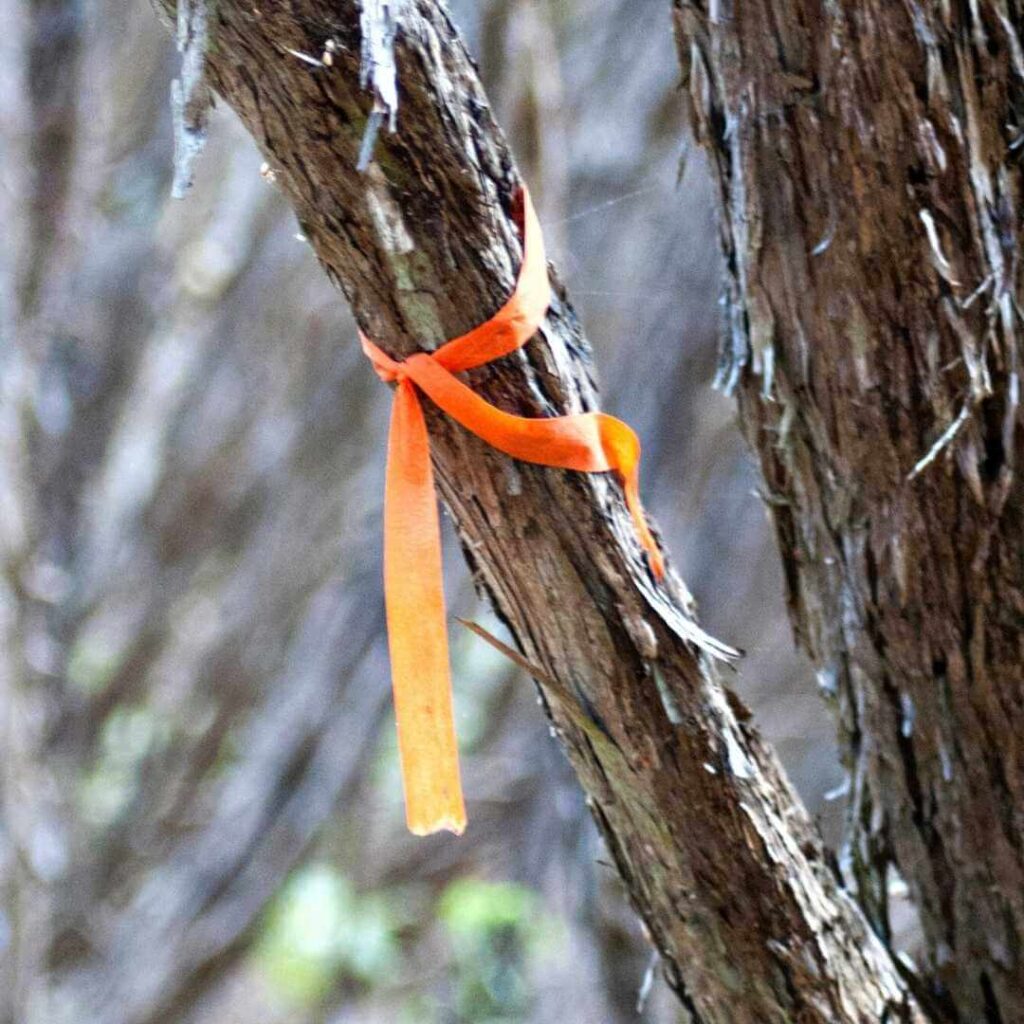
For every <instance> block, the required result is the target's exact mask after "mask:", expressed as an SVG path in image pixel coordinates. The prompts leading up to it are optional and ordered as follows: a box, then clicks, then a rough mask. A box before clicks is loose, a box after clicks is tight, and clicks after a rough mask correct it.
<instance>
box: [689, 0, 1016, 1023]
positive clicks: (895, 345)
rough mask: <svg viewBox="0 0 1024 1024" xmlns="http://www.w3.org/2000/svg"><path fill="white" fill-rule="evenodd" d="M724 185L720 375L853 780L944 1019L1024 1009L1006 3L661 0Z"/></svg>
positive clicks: (1012, 97) (864, 901) (862, 850)
mask: <svg viewBox="0 0 1024 1024" xmlns="http://www.w3.org/2000/svg"><path fill="white" fill-rule="evenodd" d="M676 11H677V20H678V26H679V33H678V38H679V43H680V55H681V58H682V62H683V67H684V73H685V77H686V80H687V85H688V89H689V94H690V96H691V98H692V104H693V113H694V118H693V121H694V126H695V129H696V131H697V133H698V136H699V138H700V141H701V142H702V143H703V144H704V145H705V147H706V148H707V150H708V152H709V154H710V156H711V159H712V164H713V168H714V172H715V174H716V177H717V181H718V186H719V189H720V197H721V232H722V243H723V247H724V250H725V255H726V260H727V263H728V268H729V274H728V283H727V300H728V301H727V311H728V338H727V341H726V344H725V347H724V352H723V361H722V366H721V381H722V383H723V385H724V386H725V387H726V388H728V389H730V390H732V389H735V390H736V392H737V394H738V398H739V407H740V414H741V419H742V424H743V429H744V431H745V433H746V436H747V438H748V440H749V443H750V445H751V446H752V447H753V449H754V450H755V451H756V452H757V454H758V456H759V458H760V462H761V468H762V471H763V474H764V478H765V481H766V484H767V500H768V506H769V509H770V512H771V515H772V518H773V520H774V524H775V529H776V533H777V537H778V542H779V546H780V549H781V554H782V558H783V563H784V566H785V574H786V584H787V594H788V601H789V606H790V611H791V616H792V621H793V626H794V630H795V632H796V636H797V638H798V641H799V643H800V644H801V645H802V646H803V647H804V648H805V649H806V650H807V652H808V653H809V654H810V656H811V657H812V658H813V660H814V662H815V665H816V667H817V670H818V673H819V679H820V683H821V686H822V689H823V690H824V691H825V693H826V695H828V696H829V697H830V698H831V699H833V700H834V701H835V703H836V705H837V709H838V720H839V727H840V732H841V738H842V743H843V746H844V752H845V758H846V763H847V767H848V770H849V775H850V801H849V814H848V825H849V837H848V840H849V841H848V846H847V852H848V857H847V859H846V864H847V866H848V869H849V872H850V874H851V876H852V878H853V879H854V880H855V882H856V885H857V889H858V894H859V899H860V902H861V905H862V906H863V907H864V909H865V911H866V912H867V913H868V915H869V917H870V918H871V920H872V921H873V923H874V926H875V928H876V929H877V931H878V932H879V934H881V935H882V936H883V937H885V936H887V935H888V921H887V884H888V882H889V881H890V878H891V876H892V874H893V871H894V869H895V871H898V872H899V873H901V874H902V875H903V877H904V878H905V879H906V881H907V883H908V884H909V886H910V890H911V893H912V894H913V897H914V898H915V900H916V902H917V904H918V906H919V908H920V913H921V917H922V922H923V928H924V933H925V936H926V940H927V973H928V976H929V978H930V982H931V986H932V989H933V992H934V994H935V995H936V997H937V998H938V999H939V1000H940V1001H941V1002H942V1003H943V1004H944V1006H945V1008H946V1011H947V1012H948V1013H949V1014H950V1016H951V1017H953V1018H954V1019H957V1020H961V1021H964V1022H971V1024H973V1022H975V1021H982V1020H984V1021H987V1022H990V1024H991V1022H999V1021H1002V1022H1010V1021H1020V1020H1024V745H1022V740H1021V737H1022V736H1024V690H1022V679H1024V669H1022V664H1024V642H1022V637H1024V632H1022V625H1024V560H1022V558H1021V551H1022V546H1021V545H1022V539H1024V537H1022V526H1024V485H1022V480H1021V477H1020V475H1019V473H1018V472H1017V470H1016V457H1017V451H1018V449H1019V447H1020V444H1021V431H1022V423H1021V415H1020V408H1019V389H1020V381H1019V367H1018V359H1019V355H1018V346H1019V330H1020V316H1021V313H1020V306H1019V304H1018V297H1019V292H1020V284H1021V278H1020V274H1021V270H1020V263H1019V257H1018V245H1019V241H1020V238H1019V234H1020V224H1021V205H1020V204H1021V184H1022V180H1021V164H1020V146H1021V142H1022V139H1024V135H1022V123H1021V117H1022V116H1024V49H1022V45H1021V39H1020V36H1019V32H1020V29H1021V25H1022V8H1021V5H1020V4H1019V3H1018V2H1017V0H974V2H971V3H969V4H968V3H948V2H939V0H917V2H915V0H904V2H889V3H886V2H881V0H868V2H863V0H838V2H833V3H823V2H820V0H749V2H746V3H735V2H732V0H721V2H717V0H710V2H703V0H696V2H693V0H676Z"/></svg>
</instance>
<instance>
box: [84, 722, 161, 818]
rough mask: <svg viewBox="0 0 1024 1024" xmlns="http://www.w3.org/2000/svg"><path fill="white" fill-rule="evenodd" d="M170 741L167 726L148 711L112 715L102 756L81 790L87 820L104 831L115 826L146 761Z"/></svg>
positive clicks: (105, 730)
mask: <svg viewBox="0 0 1024 1024" xmlns="http://www.w3.org/2000/svg"><path fill="white" fill-rule="evenodd" d="M169 738H170V729H169V726H168V724H167V722H166V721H165V720H163V719H161V718H160V717H159V716H158V715H156V714H154V712H153V711H151V710H150V709H149V708H146V707H121V708H117V709H116V710H114V711H113V712H111V713H110V715H109V716H108V717H107V719H106V721H105V722H104V723H103V729H102V732H101V734H100V744H99V756H98V757H97V759H96V762H95V763H94V764H93V766H92V769H91V771H90V772H89V773H88V774H87V775H86V776H85V777H84V778H83V779H82V781H81V784H80V786H79V791H78V798H79V803H80V806H81V808H82V813H83V816H84V817H85V818H86V820H88V821H89V822H91V823H92V824H93V825H96V826H99V827H101V828H102V827H106V826H108V825H110V824H112V823H113V822H114V821H115V820H116V819H117V818H118V816H119V815H120V814H121V813H122V812H123V811H124V810H125V808H126V807H127V806H128V804H129V802H130V801H131V799H132V796H133V795H134V794H135V791H136V787H137V785H138V773H139V770H140V766H141V764H142V762H143V760H144V759H145V758H146V757H147V756H148V755H150V754H151V753H153V752H155V751H157V750H160V749H162V748H163V747H165V746H166V745H167V743H168V742H169Z"/></svg>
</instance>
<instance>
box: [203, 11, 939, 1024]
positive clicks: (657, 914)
mask: <svg viewBox="0 0 1024 1024" xmlns="http://www.w3.org/2000/svg"><path fill="white" fill-rule="evenodd" d="M360 15H361V10H360V6H359V5H358V4H356V3H354V2H344V3H331V4H327V3H323V2H318V0H295V2H293V3H291V4H289V5H287V9H286V8H285V6H284V5H276V4H265V5H261V6H260V7H259V9H258V10H256V9H254V8H253V6H252V5H251V4H248V3H246V4H242V3H239V2H236V0H221V2H220V3H219V4H218V6H217V11H216V16H215V21H216V25H215V34H216V39H217V46H216V48H215V49H214V50H213V51H212V52H211V53H210V54H209V68H208V73H209V75H210V80H211V83H212V84H213V85H214V87H215V88H216V89H217V91H218V92H220V93H221V95H222V96H224V97H225V99H226V100H227V101H228V102H229V103H230V104H231V105H232V106H233V107H234V108H235V109H236V110H237V111H238V113H239V115H240V116H241V118H242V119H243V121H244V122H245V124H246V125H247V126H248V128H249V130H250V131H251V132H252V133H253V135H254V137H255V138H256V140H257V141H258V143H259V144H260V146H261V147H262V149H263V151H264V154H265V156H266V159H267V161H268V163H269V164H270V165H271V166H272V167H273V169H274V170H275V172H276V179H277V181H278V182H279V183H280V185H281V187H282V188H283V190H284V191H285V193H286V195H287V196H288V197H289V199H290V201H291V202H292V203H293V205H294V207H295V209H296V212H297V214H298V217H299V220H300V223H301V224H302V228H303V232H304V234H305V236H306V237H307V238H308V239H309V240H310V242H311V243H312V245H313V246H314V247H315V249H316V252H317V254H318V256H319V258H320V260H321V261H322V263H323V265H324V267H325V269H326V270H327V272H328V274H329V275H330V276H331V277H332V279H333V280H335V281H336V282H337V283H338V284H339V285H340V286H341V287H342V288H343V290H344V291H345V294H346V295H347V296H348V298H349V300H350V301H351V303H352V305H353V308H354V309H355V312H356V315H357V317H358V319H359V322H360V326H361V328H362V329H363V331H364V332H365V333H366V334H367V335H368V336H370V337H376V338H380V339H384V338H388V339H393V345H394V351H392V352H390V353H389V354H390V355H392V356H393V357H395V358H403V357H405V356H408V355H409V354H411V353H412V352H414V351H416V350H417V349H418V348H420V347H424V346H425V347H431V346H436V345H438V344H440V343H441V342H442V341H443V340H444V339H445V338H447V337H453V336H457V335H459V334H461V333H462V332H464V331H466V330H467V329H468V328H469V327H472V326H473V325H474V324H476V323H479V322H481V321H483V320H485V319H486V318H487V317H489V316H490V315H491V314H493V312H494V311H495V309H497V308H498V307H499V306H500V305H501V303H502V301H504V299H505V297H506V296H507V295H508V293H509V292H510V290H511V288H512V284H513V282H514V279H515V269H516V267H517V266H518V263H519V259H520V254H519V243H518V240H517V238H516V231H515V227H514V225H513V222H512V219H511V217H510V216H509V212H508V209H507V204H508V203H509V202H510V200H511V198H512V196H513V194H514V192H515V188H516V186H517V184H518V180H517V176H516V173H515V168H514V166H513V163H512V158H511V155H510V153H509V152H508V149H507V147H506V146H505V143H504V140H503V138H502V136H501V133H500V132H499V130H498V129H497V127H496V125H495V124H494V122H493V119H492V118H491V115H490V110H489V107H488V104H487V99H486V97H485V96H484V94H483V92H482V90H481V87H480V84H479V82H478V80H477V77H476V74H475V72H474V70H473V66H472V62H471V61H470V59H469V57H468V55H467V53H466V51H465V49H464V47H463V45H462V43H461V41H460V39H459V37H458V35H457V33H456V31H455V29H454V28H453V26H452V25H451V23H450V21H449V20H448V18H447V15H446V13H445V11H444V9H443V7H442V6H441V5H439V4H437V3H435V2H433V0H414V2H410V3H409V4H408V5H407V7H406V9H405V12H404V13H403V18H402V31H401V33H400V34H399V36H398V39H397V43H396V49H395V57H396V67H397V69H398V75H399V81H400V83H401V89H402V118H401V131H400V132H397V133H395V134H393V135H389V136H386V137H382V138H381V139H379V140H378V147H377V152H376V160H375V162H373V163H371V164H370V165H369V166H368V168H367V171H366V173H365V174H360V173H359V172H358V171H357V169H356V162H357V157H358V153H359V150H360V147H361V145H362V140H363V137H364V133H365V129H366V124H367V120H368V118H369V116H370V113H371V112H372V107H371V104H369V103H368V101H367V96H366V93H365V91H364V90H363V89H361V87H360V84H359V81H360V73H361V67H360V58H359V53H360V44H361V32H360ZM328 39H331V40H334V46H333V51H332V60H331V62H330V63H325V62H314V63H309V62H307V61H304V60H299V59H296V58H295V57H294V56H293V55H292V54H293V53H301V54H311V53H312V54H316V53H320V52H324V49H325V44H326V40H328ZM553 292H554V294H553V303H552V306H551V309H550V311H549V313H548V317H547V319H546V322H545V326H544V329H543V335H542V336H538V338H537V339H535V340H534V341H533V342H531V343H530V344H529V345H528V346H526V348H524V349H523V350H520V351H518V352H516V353H514V354H512V355H510V356H508V357H507V358H505V359H503V360H500V361H498V362H495V363H492V364H489V365H487V366H486V367H482V368H480V369H479V370H475V371H471V372H470V373H468V374H467V378H466V379H467V381H468V382H469V383H470V384H471V386H472V387H473V389H474V390H475V391H477V392H479V393H480V394H481V395H482V396H483V397H485V398H486V399H487V400H488V401H491V402H493V403H495V404H497V405H499V406H500V407H501V408H503V409H506V410H508V411H510V412H515V413H518V414H520V415H524V416H545V415H552V414H559V413H566V412H578V411H581V410H587V409H592V408H595V407H596V404H597V403H596V392H595V389H594V386H593V383H592V381H591V367H590V364H589V359H588V348H587V345H586V342H585V339H584V338H583V337H582V334H581V332H580V328H579V324H578V322H577V320H576V317H575V315H574V314H573V312H572V309H571V308H570V307H569V306H568V304H567V301H566V299H565V294H564V291H563V290H562V289H561V288H560V286H559V285H558V283H557V282H554V287H553ZM281 343H282V344H283V345H287V344H290V343H291V342H290V341H289V339H286V338H285V339H282V342H281ZM339 343H345V344H348V343H351V344H354V343H355V340H354V339H351V341H348V342H344V341H341V340H339ZM367 372H368V378H367V387H375V386H376V381H373V380H372V379H371V378H370V377H369V371H367ZM426 412H427V415H428V420H429V426H430V431H431V444H432V448H433V452H434V457H435V466H436V469H437V473H438V477H439V482H440V485H441V490H442V493H443V495H444V498H445V500H446V503H447V505H448V507H449V509H450V511H451V513H452V516H453V519H454V520H455V523H456V526H457V528H458V531H459V535H460V537H461V540H462V543H463V546H464V549H465V552H466V556H467V559H468V561H469V562H470V565H471V566H472V568H473V569H474V571H475V573H476V577H477V580H478V582H479V584H480V586H481V587H482V588H483V589H485V590H486V592H487V593H488V595H489V596H490V598H491V600H492V602H493V603H494V606H495V608H496V609H497V610H498V612H499V614H500V615H501V616H502V617H503V618H504V620H505V621H506V622H507V623H508V625H509V627H510V629H511V630H512V632H513V634H514V635H515V637H516V640H517V642H518V644H519V646H520V648H521V650H522V651H523V654H524V656H525V657H526V658H527V660H528V661H529V662H530V664H533V665H536V666H538V668H539V669H540V670H541V672H542V673H543V676H544V677H550V678H551V679H553V680H556V681H557V684H558V685H557V686H548V685H546V684H545V683H544V682H543V679H542V681H541V692H542V694H543V696H544V698H545V701H546V706H547V708H548V711H549V713H550V715H551V718H552V721H553V723H554V729H555V732H556V734H557V735H558V737H559V740H560V741H561V743H562V745H563V747H564V748H565V750H566V753H567V755H568V757H569V759H570V760H571V762H572V764H573V766H574V767H575V770H576V771H577V773H578V775H579V777H580V781H581V783H582V785H583V786H584V788H585V789H586V791H587V793H588V795H589V800H590V803H591V807H592V809H593V813H594V816H595V818H596V819H597V822H598V824H599V826H600V828H601V829H602V831H603V833H604V835H605V838H606V840H607V842H608V845H609V848H610V849H611V851H612V854H613V856H614V858H615V861H616V864H617V866H618V868H619V871H620V873H621V875H622V877H623V879H624V881H625V883H626V885H627V887H628V890H629V893H630V896H631V898H632V900H633V902H634V904H635V906H636V908H637V910H638V911H639V912H640V913H641V914H642V916H643V917H644V919H645V921H646V922H647V924H648V926H649V929H650V932H651V935H652V937H653V940H654V942H655V943H656V944H657V947H658V949H659V950H660V952H661V954H662V957H663V962H664V966H665V971H666V975H667V976H668V978H669V980H670V982H671V984H672V985H673V986H674V987H675V989H676V991H677V992H678V993H679V995H680V998H681V999H682V1000H683V1001H684V1002H685V1003H686V1004H687V1006H688V1007H690V1009H691V1010H692V1012H693V1014H694V1017H695V1019H698V1020H700V1021H706V1022H713V1024H726V1022H728V1024H755V1022H756V1024H766V1022H768V1024H773V1022H778V1024H783V1022H791V1021H797V1020H799V1021H800V1022H802V1024H826V1022H827V1024H845V1022H851V1024H852V1022H857V1024H864V1022H881V1021H888V1022H892V1021H903V1022H918V1021H922V1020H923V1017H922V1016H921V1014H920V1012H919V1011H918V1009H917V1008H916V1004H915V1003H914V1001H913V1000H912V999H911V998H910V997H909V996H908V994H907V992H906V989H905V987H904V985H903V983H902V982H901V980H900V978H899V975H898V973H897V971H896V969H895V967H894V965H893V963H892V961H891V959H890V958H889V956H888V954H887V953H886V951H885V949H884V948H883V947H882V945H881V943H880V942H879V941H878V940H877V939H876V938H875V937H874V935H873V934H872V933H871V932H870V930H869V929H868V928H867V927H866V925H865V923H864V921H863V919H862V917H861V916H860V913H859V911H857V909H856V908H855V906H854V904H853V902H852V901H851V900H850V899H849V898H848V897H847V896H846V895H845V893H844V892H843V891H842V890H841V889H840V888H839V886H838V885H837V883H836V879H835V876H834V874H833V872H832V870H831V868H830V867H829V865H828V863H827V861H826V858H825V855H824V852H823V850H822V847H821V844H820V842H819V840H818V838H817V836H816V834H815V832H814V830H813V828H812V827H811V825H810V823H809V821H808V819H807V815H806V813H805V812H804V810H803V809H802V807H801V806H800V805H799V804H798V803H797V802H796V799H795V797H794V795H793V793H792V791H791V789H790V787H789V785H788V783H787V782H786V780H785V778H784V777H783V775H782V772H781V770H780V768H779V766H778V764H777V762H776V760H775V757H774V755H773V753H772V752H771V751H770V750H769V749H767V748H766V747H765V746H764V744H763V743H762V742H761V740H760V738H759V737H758V735H757V733H756V732H755V731H754V730H753V729H752V728H750V727H749V726H748V725H747V724H745V721H741V720H740V718H742V719H745V718H746V716H745V714H744V715H741V716H740V717H739V718H738V717H737V714H736V709H739V708H740V707H741V706H740V705H739V702H738V700H737V699H736V698H735V697H732V696H731V695H730V694H728V692H727V691H725V690H724V689H723V688H722V687H721V686H720V685H719V683H718V681H717V680H716V678H715V674H714V670H713V668H712V666H711V665H710V664H708V663H706V662H705V661H704V660H703V659H701V658H699V657H698V656H697V655H696V654H695V652H694V648H693V647H692V646H691V645H690V643H689V642H688V638H689V637H691V636H693V635H694V628H695V627H694V625H693V622H692V619H691V618H690V614H689V610H688V608H689V599H688V596H687V595H686V593H685V589H684V588H683V586H682V584H681V583H680V582H679V581H678V579H675V578H670V581H669V586H668V587H659V586H656V585H655V583H654V581H653V579H652V577H651V576H650V575H649V573H648V571H647V568H646V566H645V564H644V559H643V552H642V550H641V548H640V546H639V544H637V542H636V540H635V538H634V534H633V528H632V523H631V520H630V517H629V514H628V511H627V509H626V507H625V504H624V502H623V500H622V495H621V491H620V489H619V487H618V486H617V485H616V484H615V482H614V481H612V480H610V479H608V478H607V477H606V476H601V475H586V476H581V475H579V474H575V473H566V472H558V471H553V470H549V469H544V468H540V467H534V466H528V465H520V464H513V463H512V462H511V461H510V460H509V459H507V458H506V457H504V456H502V455H500V454H498V453H495V452H494V451H492V450H490V449H489V448H488V447H487V446H486V445H485V444H484V443H483V442H482V441H480V440H479V439H478V438H476V437H474V436H473V435H471V434H469V433H468V432H466V431H464V430H462V429H461V428H459V427H458V426H456V425H454V424H452V423H451V422H450V421H448V420H447V419H446V418H445V417H443V416H440V415H437V414H436V411H435V410H432V409H429V408H428V409H427V410H426ZM381 685H382V686H383V685H385V683H384V681H383V680H382V681H381ZM662 695H664V698H665V699H664V702H663V697H662ZM666 708H671V711H672V713H671V714H669V713H668V711H667V710H666Z"/></svg>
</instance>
